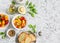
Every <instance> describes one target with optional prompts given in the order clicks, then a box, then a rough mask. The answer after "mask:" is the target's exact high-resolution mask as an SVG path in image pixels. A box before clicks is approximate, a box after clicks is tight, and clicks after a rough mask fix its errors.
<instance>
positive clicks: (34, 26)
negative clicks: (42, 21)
mask: <svg viewBox="0 0 60 43" xmlns="http://www.w3.org/2000/svg"><path fill="white" fill-rule="evenodd" d="M28 27H29V28H31V29H32V32H33V33H35V32H36V25H32V24H29V25H28Z"/></svg>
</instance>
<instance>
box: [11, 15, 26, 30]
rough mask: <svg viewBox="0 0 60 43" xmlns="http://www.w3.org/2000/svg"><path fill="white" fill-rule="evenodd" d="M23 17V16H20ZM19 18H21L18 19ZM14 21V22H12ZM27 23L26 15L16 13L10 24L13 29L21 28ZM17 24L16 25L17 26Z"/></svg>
mask: <svg viewBox="0 0 60 43" xmlns="http://www.w3.org/2000/svg"><path fill="white" fill-rule="evenodd" d="M21 17H23V18H21ZM20 18H21V19H20ZM14 23H15V24H14ZM20 24H21V25H20ZM26 24H27V20H26V17H25V16H24V15H16V16H14V18H13V19H12V25H13V27H14V28H15V29H17V30H21V29H23V28H24V27H25V26H26ZM17 26H18V27H17Z"/></svg>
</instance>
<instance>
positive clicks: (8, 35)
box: [7, 28, 16, 38]
mask: <svg viewBox="0 0 60 43" xmlns="http://www.w3.org/2000/svg"><path fill="white" fill-rule="evenodd" d="M10 30H14V29H12V28H11V29H8V30H7V36H8V37H9V38H15V37H16V32H15V35H14V36H12V37H11V36H9V34H8V32H9V31H10ZM14 31H15V30H14Z"/></svg>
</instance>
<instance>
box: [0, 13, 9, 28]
mask: <svg viewBox="0 0 60 43" xmlns="http://www.w3.org/2000/svg"><path fill="white" fill-rule="evenodd" d="M0 14H3V15H7V16H8V20H9V22H8V24H7V25H5V26H4V27H0V29H5V28H7V27H8V26H9V23H10V17H9V15H8V14H7V13H4V12H0Z"/></svg>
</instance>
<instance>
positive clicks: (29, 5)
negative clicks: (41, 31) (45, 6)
mask: <svg viewBox="0 0 60 43" xmlns="http://www.w3.org/2000/svg"><path fill="white" fill-rule="evenodd" d="M26 5H27V8H28V9H29V11H28V13H29V14H30V15H31V16H32V17H34V16H35V14H37V10H36V8H35V4H33V3H32V2H29V1H26Z"/></svg>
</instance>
